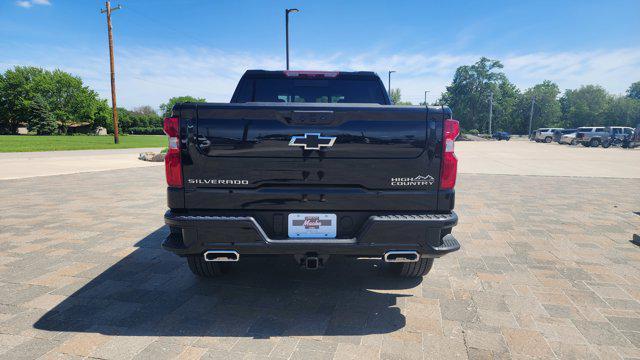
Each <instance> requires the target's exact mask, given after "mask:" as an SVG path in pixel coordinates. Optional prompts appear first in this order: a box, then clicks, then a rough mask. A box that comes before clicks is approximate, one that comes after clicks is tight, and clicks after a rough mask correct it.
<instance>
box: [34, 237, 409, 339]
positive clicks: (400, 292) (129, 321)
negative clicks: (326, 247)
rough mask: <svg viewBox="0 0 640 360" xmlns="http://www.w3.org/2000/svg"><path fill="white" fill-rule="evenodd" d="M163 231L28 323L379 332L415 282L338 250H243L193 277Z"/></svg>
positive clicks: (156, 329)
mask: <svg viewBox="0 0 640 360" xmlns="http://www.w3.org/2000/svg"><path fill="white" fill-rule="evenodd" d="M167 232H168V230H167V229H166V228H165V227H162V228H159V229H157V230H156V231H154V232H153V233H151V234H149V235H148V236H146V237H145V238H144V239H142V240H140V241H139V242H138V243H137V244H136V247H137V249H136V250H135V251H134V252H132V253H131V254H129V255H128V256H127V257H125V258H123V259H122V260H120V261H119V262H118V263H116V264H114V265H113V266H111V267H110V268H108V269H107V270H105V271H104V272H102V273H101V274H100V275H98V276H97V277H95V278H94V279H92V280H91V281H89V282H88V283H87V284H85V285H84V286H83V287H82V288H80V289H78V290H77V291H75V292H74V293H73V294H72V295H71V296H69V297H68V298H66V299H65V300H64V301H63V302H62V303H60V304H59V305H58V306H56V307H55V308H53V309H52V310H50V311H48V312H47V313H46V314H45V315H43V316H42V317H41V318H40V319H39V320H38V321H37V322H36V323H35V324H34V327H35V328H37V329H42V330H48V331H65V332H67V331H73V332H95V333H102V334H107V335H133V336H205V337H207V336H208V337H253V338H269V337H272V336H332V335H346V336H357V335H367V334H384V333H389V332H393V331H396V330H398V329H401V328H402V327H404V325H405V317H404V315H402V313H401V312H400V307H402V305H403V304H404V299H403V298H404V297H407V296H410V295H409V294H410V290H409V289H412V288H415V287H416V286H418V285H419V284H420V282H421V280H420V279H411V280H407V279H400V278H396V277H394V276H393V275H390V274H388V272H386V271H384V270H385V269H380V268H379V267H378V266H376V263H375V262H369V261H355V260H354V259H348V258H339V257H336V258H331V259H330V260H329V263H328V266H327V268H325V269H321V270H317V271H306V270H302V269H300V268H299V267H298V266H297V265H296V264H294V262H293V259H292V257H281V258H242V260H241V261H240V262H239V263H237V264H234V268H233V269H232V270H231V271H230V272H229V273H228V274H226V275H225V276H223V277H220V278H216V279H199V278H197V277H195V276H194V275H192V274H191V272H190V271H189V269H188V267H187V265H186V261H185V260H184V259H181V258H179V257H177V256H175V255H173V254H170V253H167V252H165V251H163V250H162V249H160V243H161V242H162V240H163V239H164V237H165V236H166V235H167Z"/></svg>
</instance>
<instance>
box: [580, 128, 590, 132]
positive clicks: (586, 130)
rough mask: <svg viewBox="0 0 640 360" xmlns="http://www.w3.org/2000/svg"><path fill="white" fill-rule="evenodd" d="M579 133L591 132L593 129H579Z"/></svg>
mask: <svg viewBox="0 0 640 360" xmlns="http://www.w3.org/2000/svg"><path fill="white" fill-rule="evenodd" d="M578 131H579V132H591V128H579V129H578Z"/></svg>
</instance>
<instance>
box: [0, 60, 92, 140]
mask: <svg viewBox="0 0 640 360" xmlns="http://www.w3.org/2000/svg"><path fill="white" fill-rule="evenodd" d="M38 97H40V98H41V100H37V101H38V102H41V103H44V104H46V107H47V108H48V110H49V112H50V113H51V115H52V117H53V119H54V120H55V122H56V123H57V124H58V125H59V127H60V130H61V131H62V132H63V133H66V127H67V126H68V125H69V124H71V123H73V122H89V123H91V124H93V123H94V121H95V115H96V111H97V109H98V106H99V103H100V101H101V100H100V99H99V97H98V94H97V93H96V92H95V91H93V90H91V89H89V88H88V87H86V86H84V85H83V83H82V80H81V79H80V78H79V77H76V76H73V75H71V74H69V73H66V72H64V71H61V70H54V71H49V70H44V69H41V68H36V67H31V66H16V67H15V68H13V69H11V70H7V71H5V73H4V74H2V76H0V114H1V115H0V116H1V118H0V121H1V123H0V124H1V125H0V131H2V132H3V133H10V134H15V132H16V130H17V128H18V126H20V125H21V124H27V123H29V122H30V121H31V123H32V124H33V119H34V118H33V117H32V116H33V114H32V113H31V112H30V108H29V106H30V105H31V104H32V103H33V102H35V101H36V98H38ZM38 106H39V105H38Z"/></svg>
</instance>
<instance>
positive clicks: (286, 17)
mask: <svg viewBox="0 0 640 360" xmlns="http://www.w3.org/2000/svg"><path fill="white" fill-rule="evenodd" d="M299 11H300V10H298V9H284V17H285V24H286V25H285V27H286V33H287V34H286V42H287V70H289V13H297V12H299Z"/></svg>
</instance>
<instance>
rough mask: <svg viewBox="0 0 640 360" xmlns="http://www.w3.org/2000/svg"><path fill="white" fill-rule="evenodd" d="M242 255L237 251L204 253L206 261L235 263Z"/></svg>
mask: <svg viewBox="0 0 640 360" xmlns="http://www.w3.org/2000/svg"><path fill="white" fill-rule="evenodd" d="M238 260H240V254H239V253H238V252H237V251H235V250H209V251H207V252H205V253H204V261H216V262H235V261H238Z"/></svg>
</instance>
